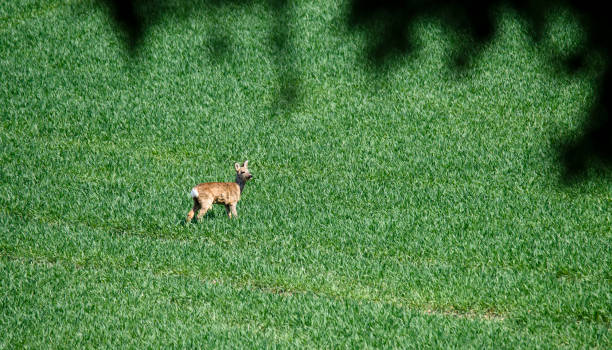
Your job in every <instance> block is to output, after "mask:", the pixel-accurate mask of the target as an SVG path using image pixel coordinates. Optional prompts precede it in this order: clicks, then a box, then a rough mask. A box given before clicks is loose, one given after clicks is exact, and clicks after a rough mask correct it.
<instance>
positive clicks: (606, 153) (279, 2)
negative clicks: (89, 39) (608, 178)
mask: <svg viewBox="0 0 612 350" xmlns="http://www.w3.org/2000/svg"><path fill="white" fill-rule="evenodd" d="M99 1H100V2H101V3H103V4H104V5H105V6H106V7H107V8H108V9H109V10H110V12H109V13H110V14H111V16H112V17H113V18H114V20H115V22H116V24H117V28H118V32H119V35H120V36H122V37H124V38H125V42H126V44H127V47H128V50H129V51H130V52H132V53H134V52H137V49H138V46H139V45H140V43H141V42H142V38H143V36H145V35H146V32H147V29H148V28H149V27H150V26H151V25H153V24H155V23H156V22H158V21H159V19H160V18H161V17H162V16H173V17H178V18H181V17H184V16H188V15H190V14H191V13H193V11H198V10H200V9H201V8H203V7H207V6H208V7H210V6H214V7H220V6H224V5H229V4H233V5H241V4H249V3H251V1H247V0H210V1H205V0H198V1H183V2H178V3H179V4H180V6H178V5H177V2H173V3H172V6H170V5H168V2H167V1H163V0H149V1H145V0H141V1H139V0H125V1H121V0H99ZM261 1H263V3H264V4H266V5H267V6H268V8H269V9H270V11H271V16H272V18H273V25H272V28H270V43H269V44H270V48H271V52H272V54H273V60H274V64H275V70H276V75H277V77H278V83H277V89H278V94H277V96H278V97H277V99H276V102H275V105H274V106H273V110H274V111H275V113H276V114H281V115H282V114H284V113H285V112H287V111H291V110H292V109H293V108H295V106H296V105H297V104H298V103H299V101H300V95H301V88H300V86H301V84H300V82H301V80H300V75H299V73H298V67H297V65H296V63H295V62H296V58H295V57H294V53H293V52H294V50H293V48H292V45H293V41H292V40H291V37H290V36H291V33H290V26H289V24H290V21H291V20H292V18H291V6H292V3H291V2H289V1H287V0H261ZM348 5H349V7H348V13H347V14H346V15H347V19H346V20H347V24H348V27H349V29H350V30H354V31H360V32H363V33H365V34H366V36H365V37H366V40H367V41H368V49H367V52H365V53H364V56H365V57H367V59H368V60H369V61H370V62H371V63H372V66H374V67H382V68H383V69H384V67H385V64H386V63H387V62H389V61H390V60H393V59H394V58H396V57H400V56H405V55H409V54H410V53H411V52H412V51H413V50H414V49H415V42H414V39H413V38H412V37H411V36H410V34H409V28H410V25H411V24H412V23H413V22H414V21H416V20H418V19H419V18H423V17H424V16H428V17H437V18H440V19H441V20H442V21H443V23H445V25H448V26H449V27H450V28H452V29H453V30H455V31H456V32H457V33H461V34H462V35H466V36H467V37H468V38H469V40H457V41H456V42H455V49H454V50H453V57H452V58H451V65H452V67H451V68H453V69H454V70H455V71H457V72H461V71H464V70H466V69H469V68H470V65H471V62H473V61H474V58H475V57H477V56H478V55H479V54H480V53H481V52H482V48H483V47H484V46H485V45H486V44H487V43H489V42H490V40H491V39H492V38H493V37H494V35H495V31H496V27H495V25H496V23H495V21H496V16H495V13H496V11H498V10H499V9H500V8H501V7H506V8H511V9H513V10H515V11H516V12H517V13H518V14H519V15H520V16H521V17H522V18H524V19H525V21H526V23H527V25H528V26H529V31H530V35H531V36H532V38H533V39H534V41H536V42H537V41H539V40H540V39H541V36H542V33H543V28H544V25H545V21H546V16H547V15H548V14H550V12H551V11H553V10H555V9H558V8H560V7H566V8H568V9H570V11H572V13H574V14H575V15H577V16H578V17H579V19H580V21H581V25H582V26H583V27H584V28H585V31H586V33H587V38H586V42H585V43H584V46H583V48H582V49H581V50H580V51H579V52H577V53H575V54H572V55H571V56H570V57H557V58H556V59H555V60H556V61H558V62H562V63H561V64H562V66H563V67H562V69H560V70H559V73H558V74H567V73H569V74H575V73H577V72H579V71H580V70H581V69H582V68H583V67H584V66H585V62H587V61H588V60H587V56H588V54H589V53H590V52H598V53H601V54H603V55H604V57H609V54H610V51H611V49H610V48H611V45H612V42H611V40H610V37H609V36H608V35H607V29H608V10H607V4H606V3H605V2H598V1H577V0H566V1H563V0H560V1H552V0H548V1H545V0H540V1H538V0H509V1H502V0H492V1H474V0H471V1H470V0H468V1H454V0H404V1H401V0H349V4H348ZM223 37H224V36H223V35H222V34H219V35H218V36H217V37H215V38H211V46H212V48H213V49H212V50H211V51H212V52H213V54H214V53H215V52H216V53H219V54H222V53H223V52H224V51H225V50H226V49H227V46H226V44H225V43H224V42H223V40H222V38H223ZM555 60H551V61H555ZM605 69H606V71H605V72H604V73H603V74H602V77H601V81H600V84H599V90H598V91H597V99H596V101H597V102H596V103H595V104H594V105H593V107H592V109H591V110H590V112H589V116H588V118H587V121H586V122H585V123H584V126H583V128H582V131H581V132H579V133H578V135H577V136H576V135H573V136H568V138H567V140H565V141H562V142H560V146H559V154H560V157H559V159H560V160H561V162H562V165H563V166H564V168H565V175H564V181H565V182H567V183H571V182H572V181H575V180H580V181H582V180H586V179H588V176H587V174H588V173H589V171H588V170H589V169H590V168H591V167H593V166H595V167H599V166H601V165H603V166H604V168H605V169H608V170H609V169H610V168H611V164H612V141H611V140H612V121H611V118H610V115H609V112H608V109H609V108H608V106H609V104H610V101H611V100H610V97H612V96H610V91H611V84H612V80H611V79H612V75H611V74H610V69H609V67H606V68H605Z"/></svg>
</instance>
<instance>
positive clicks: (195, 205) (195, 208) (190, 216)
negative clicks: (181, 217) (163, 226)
mask: <svg viewBox="0 0 612 350" xmlns="http://www.w3.org/2000/svg"><path fill="white" fill-rule="evenodd" d="M198 210H200V202H198V200H197V198H194V199H193V208H191V210H190V211H189V213H188V214H187V219H186V221H187V222H191V219H193V216H194V215H195V212H196V211H198Z"/></svg>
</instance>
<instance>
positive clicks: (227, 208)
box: [225, 204, 232, 219]
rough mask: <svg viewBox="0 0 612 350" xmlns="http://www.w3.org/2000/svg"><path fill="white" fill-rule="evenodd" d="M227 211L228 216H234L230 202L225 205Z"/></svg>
mask: <svg viewBox="0 0 612 350" xmlns="http://www.w3.org/2000/svg"><path fill="white" fill-rule="evenodd" d="M225 212H226V213H227V217H229V218H230V219H231V218H232V212H231V211H230V206H229V204H226V205H225Z"/></svg>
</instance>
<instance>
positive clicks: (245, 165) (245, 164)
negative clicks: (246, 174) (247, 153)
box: [242, 160, 249, 168]
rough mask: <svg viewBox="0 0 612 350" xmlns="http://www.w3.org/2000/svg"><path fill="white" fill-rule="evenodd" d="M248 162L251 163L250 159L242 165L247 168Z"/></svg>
mask: <svg viewBox="0 0 612 350" xmlns="http://www.w3.org/2000/svg"><path fill="white" fill-rule="evenodd" d="M248 164H249V161H248V160H245V161H244V164H242V166H243V167H245V168H246V167H247V165H248Z"/></svg>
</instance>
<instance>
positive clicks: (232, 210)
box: [228, 203, 238, 218]
mask: <svg viewBox="0 0 612 350" xmlns="http://www.w3.org/2000/svg"><path fill="white" fill-rule="evenodd" d="M229 210H230V213H229V214H228V215H229V217H230V218H232V217H235V218H237V217H238V213H237V212H236V203H234V204H230V206H229Z"/></svg>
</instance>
